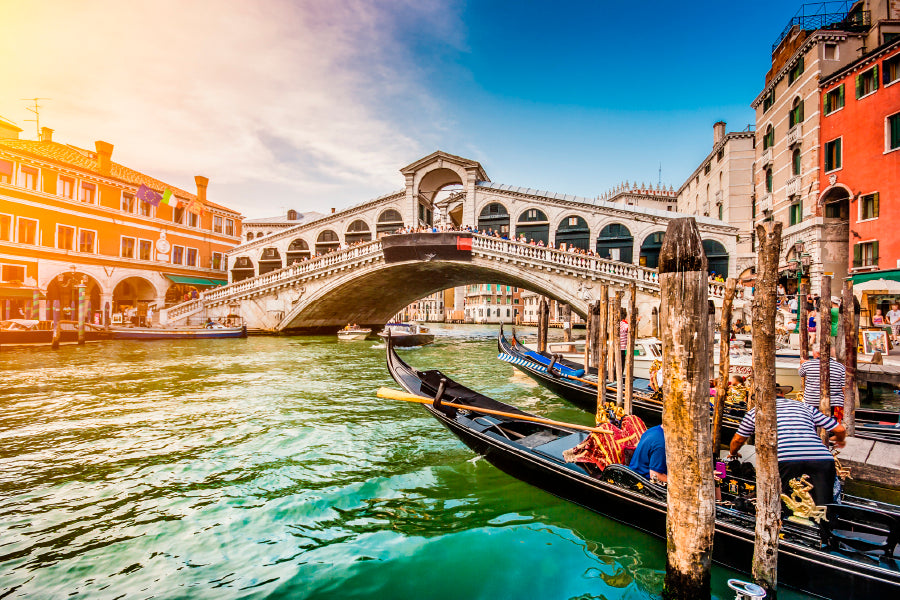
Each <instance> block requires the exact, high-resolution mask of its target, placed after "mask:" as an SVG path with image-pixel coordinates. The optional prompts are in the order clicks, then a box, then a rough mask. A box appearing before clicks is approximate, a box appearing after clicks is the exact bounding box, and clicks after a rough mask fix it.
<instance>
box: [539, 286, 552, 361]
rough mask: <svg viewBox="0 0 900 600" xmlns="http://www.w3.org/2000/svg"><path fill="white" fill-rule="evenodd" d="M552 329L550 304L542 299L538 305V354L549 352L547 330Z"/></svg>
mask: <svg viewBox="0 0 900 600" xmlns="http://www.w3.org/2000/svg"><path fill="white" fill-rule="evenodd" d="M548 327H550V304H549V303H548V302H547V299H546V298H541V303H540V304H539V305H538V341H537V349H538V352H546V351H547V328H548Z"/></svg>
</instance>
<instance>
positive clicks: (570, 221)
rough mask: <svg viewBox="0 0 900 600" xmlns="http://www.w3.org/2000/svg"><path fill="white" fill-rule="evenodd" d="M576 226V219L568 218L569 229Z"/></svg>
mask: <svg viewBox="0 0 900 600" xmlns="http://www.w3.org/2000/svg"><path fill="white" fill-rule="evenodd" d="M577 226H578V217H569V227H577Z"/></svg>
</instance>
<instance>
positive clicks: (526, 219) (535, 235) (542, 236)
mask: <svg viewBox="0 0 900 600" xmlns="http://www.w3.org/2000/svg"><path fill="white" fill-rule="evenodd" d="M516 235H517V236H520V235H524V236H525V239H526V240H528V241H532V240H533V241H534V242H544V243H545V244H547V243H549V242H550V221H549V220H547V215H546V214H544V212H543V211H540V210H538V209H536V208H529V209H528V210H526V211H525V212H523V213H522V214H521V215H519V220H518V222H517V223H516Z"/></svg>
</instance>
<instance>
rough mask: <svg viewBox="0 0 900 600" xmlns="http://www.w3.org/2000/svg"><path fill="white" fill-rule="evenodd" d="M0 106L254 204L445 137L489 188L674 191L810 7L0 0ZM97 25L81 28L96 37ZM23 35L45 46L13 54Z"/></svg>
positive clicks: (399, 157)
mask: <svg viewBox="0 0 900 600" xmlns="http://www.w3.org/2000/svg"><path fill="white" fill-rule="evenodd" d="M0 4H2V5H3V10H4V14H5V15H6V18H4V20H3V22H2V23H0V52H2V53H3V55H4V56H7V57H10V56H17V57H20V60H16V61H2V64H0V80H2V81H4V82H5V84H4V86H3V89H2V91H0V116H3V117H6V118H8V119H10V120H12V121H14V122H17V123H18V124H19V125H20V126H21V127H23V129H25V132H24V134H23V137H29V138H33V137H34V135H35V134H34V131H33V129H32V128H33V124H32V123H26V122H25V119H27V118H30V117H31V115H30V114H29V113H28V112H27V111H26V110H25V105H26V102H23V101H21V100H20V99H21V98H27V97H35V96H43V97H48V98H51V99H50V100H47V101H45V103H44V104H45V108H44V109H43V110H42V113H41V119H42V125H46V126H49V127H52V128H54V129H55V130H56V132H55V134H54V139H55V140H57V141H63V142H65V143H71V144H74V145H77V146H81V147H88V148H93V143H94V141H95V140H98V139H103V140H106V141H109V142H111V143H113V144H115V151H114V154H113V159H114V160H117V161H118V162H121V163H123V164H126V165H128V166H130V167H133V168H136V169H139V170H142V171H145V172H147V173H149V174H151V175H154V176H156V177H159V178H161V179H164V180H166V181H169V182H171V183H173V184H175V185H178V186H180V187H183V188H185V189H187V190H193V176H194V175H195V174H204V175H207V176H208V177H209V178H210V199H212V200H214V201H217V202H219V203H222V204H226V205H228V206H233V207H235V208H238V209H239V210H241V211H242V212H243V213H244V214H245V215H246V216H248V217H262V216H271V215H273V214H278V213H280V212H283V211H284V210H286V209H287V208H290V207H293V208H296V209H299V210H301V211H303V210H319V211H322V212H325V211H327V210H328V208H330V207H337V208H343V207H346V206H350V205H352V204H356V203H359V202H363V201H366V200H368V199H371V198H374V197H376V196H379V195H381V194H384V193H387V192H390V191H393V190H396V189H400V188H401V187H402V185H403V180H402V178H401V176H400V174H399V172H398V170H399V169H400V168H401V167H403V166H405V165H406V164H408V163H410V162H413V161H414V160H416V159H418V158H421V157H422V156H425V155H427V154H430V153H431V152H433V151H434V150H437V149H440V150H444V151H447V152H450V153H453V154H458V155H461V156H465V157H467V158H472V159H475V160H478V161H480V162H481V163H482V165H483V166H484V168H485V170H486V171H487V173H488V175H489V176H490V177H491V179H492V180H493V181H496V182H500V183H507V184H511V185H518V186H523V187H531V188H537V189H545V190H549V191H554V192H564V193H569V194H577V195H582V196H596V195H599V194H602V193H604V192H605V191H606V190H608V189H609V188H610V187H612V186H615V185H617V184H618V183H620V182H622V181H625V180H628V181H638V182H648V183H649V182H653V183H655V182H656V181H657V178H658V170H659V168H660V166H661V167H662V181H663V183H664V184H666V185H672V186H674V187H676V188H677V187H678V186H679V185H680V184H681V183H682V182H683V181H684V180H685V179H686V178H687V177H688V176H689V175H690V173H691V172H692V171H693V169H694V168H696V166H697V165H698V164H699V162H700V161H701V160H702V159H703V158H704V157H705V156H706V154H707V153H708V152H709V151H710V149H711V147H712V125H713V123H714V122H715V121H717V120H720V119H721V120H725V121H727V123H728V129H729V130H741V129H743V128H745V127H746V126H747V125H748V124H749V123H751V122H752V121H753V111H752V110H751V109H750V106H749V105H750V102H751V101H752V100H753V99H754V98H755V97H756V95H757V94H758V93H759V91H760V90H761V88H762V86H763V83H764V78H765V74H766V71H767V70H768V68H769V65H770V62H769V61H770V52H771V45H772V42H773V41H774V40H775V38H776V37H777V35H778V34H779V33H780V32H781V30H782V29H783V28H784V26H785V25H786V24H787V22H788V21H789V19H790V18H791V16H793V14H794V13H795V12H796V11H797V8H798V7H799V6H800V3H799V2H797V3H795V2H784V1H781V2H775V1H771V0H763V1H758V2H754V3H737V2H693V3H671V2H656V1H647V2H643V3H612V2H607V1H605V0H595V1H578V0H573V1H569V2H552V3H551V2H536V1H517V2H512V1H509V2H500V1H496V0H492V1H487V0H485V1H477V2H476V1H473V2H451V1H438V0H393V1H381V2H375V1H364V0H331V1H328V2H326V1H319V2H290V1H287V0H265V1H261V2H250V1H233V2H216V1H214V0H196V1H194V2H190V3H183V2H178V1H176V0H156V1H154V2H149V1H145V0H135V1H134V2H128V3H121V2H114V1H110V0H84V1H83V2H79V3H71V2H66V1H63V0H36V1H35V2H26V3H21V2H15V1H14V0H0ZM85 31H88V32H90V33H89V35H88V36H85V35H84V32H85ZM23 47H29V48H35V49H39V50H37V51H35V52H32V53H22V52H21V49H22V48H23Z"/></svg>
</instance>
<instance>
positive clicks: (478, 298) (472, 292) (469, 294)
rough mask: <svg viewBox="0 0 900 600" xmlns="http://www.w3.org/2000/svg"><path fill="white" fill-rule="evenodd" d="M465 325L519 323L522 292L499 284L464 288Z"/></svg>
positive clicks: (475, 285) (481, 284)
mask: <svg viewBox="0 0 900 600" xmlns="http://www.w3.org/2000/svg"><path fill="white" fill-rule="evenodd" d="M465 310H466V322H467V323H519V322H521V316H522V291H521V290H520V289H519V288H517V287H513V286H509V285H500V284H499V283H477V284H473V285H467V286H466V309H465Z"/></svg>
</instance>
